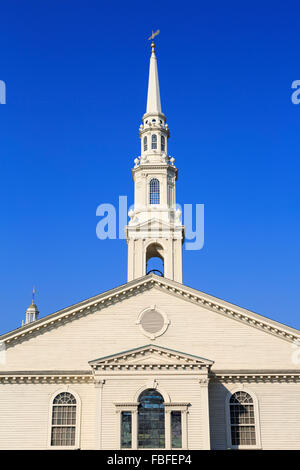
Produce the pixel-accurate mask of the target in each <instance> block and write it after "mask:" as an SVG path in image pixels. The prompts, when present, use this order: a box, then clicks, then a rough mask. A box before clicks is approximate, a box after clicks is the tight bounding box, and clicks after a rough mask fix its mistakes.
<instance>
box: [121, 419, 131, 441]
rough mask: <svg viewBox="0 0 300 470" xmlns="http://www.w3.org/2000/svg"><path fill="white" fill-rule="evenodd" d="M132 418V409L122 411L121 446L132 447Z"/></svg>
mask: <svg viewBox="0 0 300 470" xmlns="http://www.w3.org/2000/svg"><path fill="white" fill-rule="evenodd" d="M131 436H132V420H131V411H122V413H121V447H122V448H125V449H130V448H131V440H132V437H131Z"/></svg>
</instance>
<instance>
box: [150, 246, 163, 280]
mask: <svg viewBox="0 0 300 470" xmlns="http://www.w3.org/2000/svg"><path fill="white" fill-rule="evenodd" d="M150 272H154V274H157V275H160V276H163V275H164V249H163V247H162V246H161V245H160V244H159V243H151V244H150V245H149V246H148V247H147V251H146V273H147V274H150Z"/></svg>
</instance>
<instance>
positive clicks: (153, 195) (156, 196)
mask: <svg viewBox="0 0 300 470" xmlns="http://www.w3.org/2000/svg"><path fill="white" fill-rule="evenodd" d="M149 188H150V193H149V196H150V197H149V202H150V204H159V203H160V191H159V181H158V179H157V178H153V179H152V180H150V184H149Z"/></svg>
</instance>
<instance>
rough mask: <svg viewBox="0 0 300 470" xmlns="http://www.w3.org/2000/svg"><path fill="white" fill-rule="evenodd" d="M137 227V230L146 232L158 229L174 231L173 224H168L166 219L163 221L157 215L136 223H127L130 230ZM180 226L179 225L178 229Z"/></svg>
mask: <svg viewBox="0 0 300 470" xmlns="http://www.w3.org/2000/svg"><path fill="white" fill-rule="evenodd" d="M137 227H138V230H139V231H140V232H144V231H146V232H148V231H149V230H151V231H153V230H159V231H172V232H173V231H174V224H170V223H168V222H166V221H163V220H161V219H159V218H157V217H153V218H152V219H150V220H146V221H144V222H141V223H138V224H132V225H129V226H128V228H129V229H130V230H136V229H137ZM181 228H182V227H181V226H180V229H181Z"/></svg>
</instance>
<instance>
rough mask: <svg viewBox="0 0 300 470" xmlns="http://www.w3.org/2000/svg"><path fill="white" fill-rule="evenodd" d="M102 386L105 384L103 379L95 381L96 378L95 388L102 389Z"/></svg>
mask: <svg viewBox="0 0 300 470" xmlns="http://www.w3.org/2000/svg"><path fill="white" fill-rule="evenodd" d="M104 384H105V380H104V379H97V378H95V379H94V385H95V388H103V385H104Z"/></svg>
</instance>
